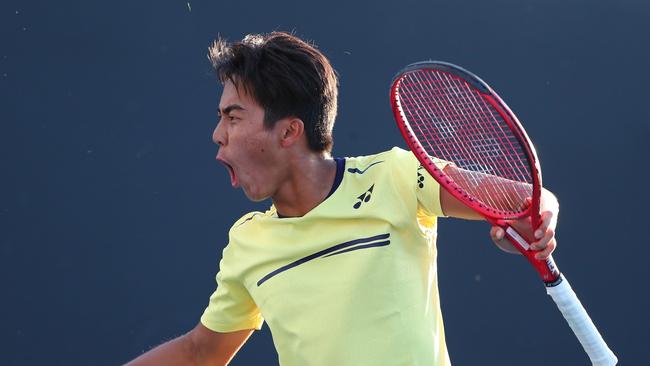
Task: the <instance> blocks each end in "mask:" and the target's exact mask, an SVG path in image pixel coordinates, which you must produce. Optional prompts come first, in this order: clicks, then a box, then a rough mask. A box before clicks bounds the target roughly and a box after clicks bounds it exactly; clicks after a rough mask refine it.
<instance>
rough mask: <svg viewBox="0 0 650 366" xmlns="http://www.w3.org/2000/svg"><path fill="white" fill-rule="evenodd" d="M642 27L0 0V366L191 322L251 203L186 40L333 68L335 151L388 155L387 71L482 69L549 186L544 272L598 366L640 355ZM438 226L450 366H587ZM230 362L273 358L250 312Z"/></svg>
mask: <svg viewBox="0 0 650 366" xmlns="http://www.w3.org/2000/svg"><path fill="white" fill-rule="evenodd" d="M648 19H650V3H648V2H647V1H641V0H619V1H588V0H571V1H533V0H495V1H479V0H459V1H438V0H435V1H434V0H426V1H423V0H420V1H415V0H402V1H385V0H376V1H372V2H362V1H340V0H332V1H326V2H325V1H321V2H311V1H290V0H278V1H248V2H244V1H240V2H236V1H218V2H217V1H190V2H187V1H152V0H149V1H144V0H143V1H123V0H115V1H110V2H91V1H56V2H53V1H5V0H3V1H2V3H1V4H0V284H1V286H2V287H1V288H2V295H1V297H0V324H1V327H0V329H1V331H0V363H1V364H3V365H40V364H50V365H118V364H121V363H124V362H126V361H128V360H129V359H131V358H133V357H135V356H137V355H138V354H140V353H141V352H143V351H144V350H147V349H149V348H150V347H152V346H155V345H157V344H160V343H161V342H163V341H165V340H168V339H171V338H172V337H175V336H178V335H180V334H182V333H184V332H186V331H187V330H189V329H191V328H192V327H193V326H194V325H195V324H196V323H197V322H198V319H199V316H200V314H201V313H202V311H203V309H204V307H205V306H206V304H207V301H208V297H209V295H210V294H211V293H212V291H213V290H214V287H215V282H214V276H215V274H216V272H217V270H218V267H217V263H218V260H219V258H220V256H221V251H222V249H223V247H224V246H225V244H226V242H227V231H228V228H229V227H230V225H231V224H232V223H233V221H234V220H236V219H237V218H239V217H240V216H241V215H242V214H243V213H245V212H247V211H250V210H254V209H258V210H260V209H265V208H267V207H268V206H269V204H270V203H269V202H264V203H262V204H253V203H250V202H248V201H247V200H246V198H245V196H244V195H243V193H242V192H241V191H233V190H232V188H230V180H229V178H228V173H227V172H226V170H225V169H224V168H223V167H222V166H221V165H220V164H218V163H217V162H215V160H214V157H215V155H216V147H215V146H214V144H213V143H212V142H211V133H212V129H213V128H214V126H215V124H216V121H217V118H216V111H217V105H218V101H219V96H220V93H221V87H220V85H219V84H218V83H217V82H216V80H215V76H214V74H213V73H212V71H211V66H210V64H209V62H208V60H207V58H206V53H207V47H208V46H209V45H210V43H211V41H212V40H213V39H214V38H215V36H217V35H219V34H220V35H222V36H224V37H226V38H228V39H229V40H238V39H240V38H242V37H243V36H244V35H246V34H248V33H257V32H269V31H273V30H282V31H290V32H294V33H295V34H296V35H298V36H300V37H303V38H305V39H307V40H312V41H314V43H315V44H316V45H318V46H319V48H320V49H321V50H322V51H323V52H324V53H325V54H326V55H327V56H328V57H329V58H330V60H331V61H332V63H333V65H334V67H335V68H336V70H337V71H338V73H339V76H340V99H339V117H338V120H337V125H336V128H335V146H334V154H335V155H336V156H356V155H363V154H371V153H376V152H379V151H383V150H386V149H389V148H390V147H392V146H395V145H398V146H403V143H402V141H401V137H400V135H399V133H398V130H397V128H396V126H395V124H394V122H393V119H392V114H391V111H390V106H389V102H388V88H389V85H390V81H391V78H392V77H393V75H394V74H395V73H396V72H397V71H398V70H399V69H401V68H402V67H403V66H405V65H406V64H409V63H412V62H415V61H421V60H427V59H435V60H444V61H449V62H453V63H456V64H459V65H462V66H464V67H465V68H467V69H469V70H471V71H473V72H474V73H476V74H477V75H479V76H480V77H482V78H483V79H484V80H486V81H487V82H488V83H490V84H491V85H492V87H493V88H494V89H495V90H496V91H497V92H498V93H499V94H501V95H502V96H503V98H504V99H505V100H506V101H507V103H508V104H509V105H510V107H511V108H512V109H513V110H514V111H515V113H517V115H518V116H519V118H520V119H521V120H522V122H523V123H524V125H525V126H526V128H527V130H528V133H529V135H530V136H531V137H532V139H533V140H534V141H535V142H536V145H537V149H538V153H539V155H540V158H541V161H542V167H543V173H544V183H545V186H546V187H547V188H548V189H550V190H552V191H553V192H555V193H556V194H557V196H558V197H559V200H560V203H561V215H560V224H559V227H558V234H557V237H558V240H559V248H558V249H557V251H556V255H555V257H556V259H557V262H558V264H559V266H560V268H561V269H563V271H564V272H565V274H566V275H567V276H568V278H569V279H570V280H571V282H572V284H573V287H574V288H575V290H576V292H577V293H578V295H579V297H580V298H581V300H582V302H583V303H584V304H585V305H586V307H587V310H588V311H589V312H590V315H591V316H592V318H593V319H594V321H595V323H596V325H597V326H598V327H599V328H600V330H601V331H602V333H603V335H604V337H605V339H606V340H607V341H608V343H609V344H610V346H611V347H612V349H613V350H614V351H615V352H616V353H617V354H618V356H619V359H620V360H621V364H622V365H642V364H650V354H648V352H647V350H645V351H644V350H643V348H642V347H643V344H644V343H645V337H646V335H647V329H648V327H649V326H650V317H649V316H648V311H647V310H648V308H649V307H650V300H649V295H648V285H647V282H646V279H647V278H648V276H649V275H650V269H649V268H648V266H647V258H648V256H649V255H650V249H649V248H648V244H649V240H648V234H647V233H648V231H647V227H648V225H647V224H646V222H647V219H646V216H647V213H646V210H645V207H647V206H648V204H650V199H649V198H648V195H647V194H644V193H643V192H641V191H645V189H646V187H645V186H646V183H647V182H648V178H650V173H649V172H648V168H647V159H648V157H650V109H649V108H648V100H649V97H650V92H649V91H648V85H650V71H648V67H649V66H650V51H649V48H648V46H649V45H650V23H649V21H648ZM635 177H636V178H635ZM634 182H636V183H634ZM632 183H634V185H633V184H632ZM635 189H638V190H639V192H636V191H635ZM439 226H440V228H439V232H440V233H439V238H438V247H439V251H440V254H439V278H440V293H441V299H442V309H443V314H444V317H445V326H446V331H447V342H448V348H449V353H450V355H451V359H452V362H453V363H454V364H455V365H477V364H487V365H523V364H525V365H549V364H557V365H587V364H588V359H587V357H586V355H585V354H584V353H583V351H582V349H581V347H580V345H579V344H578V342H577V340H576V339H575V338H574V336H573V334H572V332H571V331H570V329H569V328H568V326H567V325H566V324H565V322H564V320H563V318H562V316H561V315H560V313H559V312H558V311H557V310H556V308H555V306H554V304H553V303H552V300H551V299H550V298H549V297H548V296H547V295H546V294H545V290H544V288H543V286H542V284H541V282H540V281H539V280H538V278H537V275H536V273H535V272H534V271H533V270H532V269H531V268H530V267H529V265H528V264H527V263H526V261H525V260H523V259H522V258H517V257H516V256H511V255H507V254H505V253H502V252H500V251H499V250H497V249H495V248H494V246H493V245H492V244H491V241H490V239H489V236H488V230H489V226H488V225H486V224H481V223H471V222H461V221H455V220H451V219H445V220H441V222H440V224H439ZM232 364H233V365H273V364H277V354H276V352H275V350H274V348H273V344H272V340H271V334H270V332H269V330H268V328H267V327H266V325H265V326H264V328H263V330H262V331H260V332H255V334H254V335H253V337H252V338H251V339H250V340H249V342H248V343H247V344H246V345H245V346H244V348H243V349H242V350H241V351H240V353H239V354H238V356H237V357H236V358H235V360H234V362H233V363H232Z"/></svg>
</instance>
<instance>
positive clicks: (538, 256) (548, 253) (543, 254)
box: [535, 238, 557, 259]
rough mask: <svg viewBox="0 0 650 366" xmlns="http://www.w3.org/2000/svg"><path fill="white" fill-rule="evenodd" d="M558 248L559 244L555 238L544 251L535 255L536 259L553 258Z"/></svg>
mask: <svg viewBox="0 0 650 366" xmlns="http://www.w3.org/2000/svg"><path fill="white" fill-rule="evenodd" d="M556 247H557V243H556V242H555V238H553V239H552V240H551V241H549V242H548V244H547V245H546V247H545V248H544V250H542V251H540V252H538V253H535V258H536V259H547V258H548V257H550V256H551V254H552V253H553V251H554V250H555V248H556Z"/></svg>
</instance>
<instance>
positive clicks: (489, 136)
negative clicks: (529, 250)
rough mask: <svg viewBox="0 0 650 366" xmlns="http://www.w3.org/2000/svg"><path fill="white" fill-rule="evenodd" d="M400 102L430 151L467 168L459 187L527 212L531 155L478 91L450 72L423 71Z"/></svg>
mask: <svg viewBox="0 0 650 366" xmlns="http://www.w3.org/2000/svg"><path fill="white" fill-rule="evenodd" d="M399 100H400V104H401V107H402V108H401V109H402V113H403V114H404V116H405V117H406V120H407V121H409V124H410V126H411V129H412V130H413V132H414V134H415V135H416V137H417V138H418V140H419V141H420V144H421V145H422V147H423V148H424V149H425V151H426V152H427V153H428V154H429V155H431V156H434V157H438V158H441V159H444V160H448V161H451V162H453V163H454V164H455V165H456V166H457V167H459V168H461V169H463V172H464V173H463V174H453V176H451V175H450V178H452V179H453V180H454V182H455V183H456V184H457V185H458V186H459V187H461V188H462V189H463V190H465V191H466V192H467V193H468V194H469V195H470V196H473V197H475V198H477V199H479V200H480V201H481V202H482V203H484V204H485V205H487V206H489V207H492V208H494V209H497V210H500V211H509V212H520V211H521V210H523V209H524V207H525V203H524V202H525V199H526V198H527V197H530V196H531V195H532V185H531V184H530V183H532V173H531V171H530V163H529V161H528V158H527V155H526V154H525V151H524V149H523V148H522V147H521V144H520V142H519V140H518V139H517V137H516V136H515V135H514V134H513V132H512V131H511V130H510V127H509V126H508V125H507V123H506V121H505V120H504V119H503V118H502V117H501V115H500V114H499V113H498V111H497V110H496V109H495V108H494V107H493V106H492V105H490V103H489V102H488V101H487V100H486V99H485V98H484V97H483V96H482V95H480V94H479V92H478V91H476V90H474V89H473V88H472V87H471V86H470V85H469V84H468V83H467V82H465V81H464V80H461V79H458V78H456V77H453V76H450V75H449V74H447V73H444V72H440V71H437V70H418V71H415V72H411V73H409V74H406V75H405V76H404V79H403V80H402V81H401V84H400V89H399ZM495 177H496V178H495ZM522 183H523V184H522ZM497 197H498V199H497Z"/></svg>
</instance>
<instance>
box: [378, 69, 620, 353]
mask: <svg viewBox="0 0 650 366" xmlns="http://www.w3.org/2000/svg"><path fill="white" fill-rule="evenodd" d="M390 99H391V106H392V108H393V114H394V115H395V120H396V122H397V125H398V126H399V129H400V131H401V132H402V136H403V137H404V139H405V140H406V142H407V144H408V145H409V147H410V149H411V151H412V152H413V153H414V154H415V156H416V157H417V158H418V160H419V161H420V163H421V164H422V166H423V167H424V168H425V169H426V170H427V171H428V172H429V174H431V176H432V177H433V178H435V179H436V180H437V181H438V182H439V183H440V185H441V186H442V187H443V188H444V189H446V190H447V191H448V192H450V193H451V194H452V195H453V196H454V197H456V198H457V199H459V200H460V201H461V202H463V203H464V204H465V205H467V206H468V207H470V208H472V209H473V210H475V211H476V212H478V213H479V214H481V215H482V216H483V217H485V219H486V220H487V221H489V222H490V223H492V224H493V225H498V226H500V227H502V228H503V229H504V231H505V234H506V235H505V236H506V237H507V238H508V239H509V240H510V242H512V244H513V245H514V246H515V247H516V248H517V249H518V250H519V251H520V252H521V253H522V254H523V255H524V256H525V257H526V258H527V259H528V261H529V262H530V263H531V264H532V265H533V267H534V268H535V269H536V270H537V272H539V274H540V276H541V277H542V280H543V281H544V283H545V285H546V290H547V293H548V294H549V295H550V296H551V297H552V298H553V300H554V301H555V303H556V304H557V306H558V308H559V309H560V311H561V312H562V315H564V318H565V319H566V320H567V322H568V323H569V326H571V329H572V330H573V332H574V333H575V335H576V337H577V338H578V340H579V341H580V343H581V344H582V347H583V348H584V349H585V352H587V354H588V355H589V358H590V359H591V362H592V363H593V364H594V365H615V364H616V363H617V362H618V359H617V358H616V356H615V355H614V353H613V352H612V351H611V350H610V349H609V348H608V347H607V344H606V343H605V341H604V340H603V338H602V336H601V335H600V333H599V332H598V330H597V329H596V327H595V326H594V324H593V322H592V321H591V319H590V318H589V315H588V314H587V312H586V311H585V309H584V307H583V306H582V304H581V303H580V300H578V298H577V297H576V294H575V293H574V292H573V290H572V289H571V286H570V285H569V283H568V281H567V280H566V278H565V277H564V276H563V275H561V274H560V271H559V270H558V268H557V266H556V265H555V262H554V261H553V258H552V257H549V258H548V259H547V260H538V259H535V257H534V254H535V252H534V251H533V250H530V244H529V243H532V242H534V241H536V240H535V239H534V238H533V237H532V235H531V233H532V232H533V231H534V230H532V231H530V232H517V231H516V230H515V229H513V228H512V227H511V226H509V225H508V223H507V221H506V220H516V219H522V218H527V217H530V220H531V223H532V227H533V228H534V229H536V228H537V227H538V226H539V224H540V196H541V191H542V182H541V181H542V177H541V170H540V166H539V160H538V159H537V155H536V153H535V148H534V147H533V144H532V143H531V141H530V139H529V138H528V135H527V134H526V131H524V129H523V127H522V126H521V124H520V123H519V121H518V120H517V117H516V116H515V115H514V113H512V111H511V110H510V108H508V106H507V105H506V104H505V103H504V102H503V101H502V100H501V98H499V96H498V95H497V94H496V93H495V92H494V91H493V90H492V89H491V88H490V87H489V86H488V85H487V84H486V83H485V82H484V81H483V80H481V79H479V78H478V77H477V76H475V75H473V74H472V73H470V72H469V71H467V70H465V69H463V68H460V67H458V66H455V65H452V64H449V63H446V62H438V61H427V62H419V63H415V64H412V65H409V66H407V67H406V68H405V69H404V70H402V71H401V72H400V73H399V74H398V75H397V76H396V77H395V78H394V80H393V84H392V87H391V89H390ZM433 158H439V159H443V160H447V161H449V162H451V163H453V164H451V165H448V166H447V167H446V168H444V169H442V170H441V169H439V168H438V167H437V166H436V164H435V163H434V161H433ZM531 199H532V200H531Z"/></svg>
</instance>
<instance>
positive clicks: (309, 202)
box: [272, 154, 336, 217]
mask: <svg viewBox="0 0 650 366" xmlns="http://www.w3.org/2000/svg"><path fill="white" fill-rule="evenodd" d="M289 163H290V164H289V165H290V169H289V172H290V173H289V177H288V179H286V180H285V181H284V182H283V183H282V185H281V186H280V187H279V189H278V190H277V192H276V194H275V195H273V197H272V200H273V205H274V206H275V208H276V210H277V212H278V214H279V215H282V216H286V217H299V216H304V215H305V214H306V213H308V212H309V211H311V210H312V209H314V207H316V206H318V205H319V204H320V203H321V202H323V201H324V200H325V198H327V194H328V193H329V192H330V190H331V189H332V185H333V184H334V179H335V177H336V162H335V161H334V159H332V158H331V157H330V156H329V155H325V154H323V155H316V154H307V155H305V156H302V157H297V158H295V159H292V160H291V161H290V162H289Z"/></svg>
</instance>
